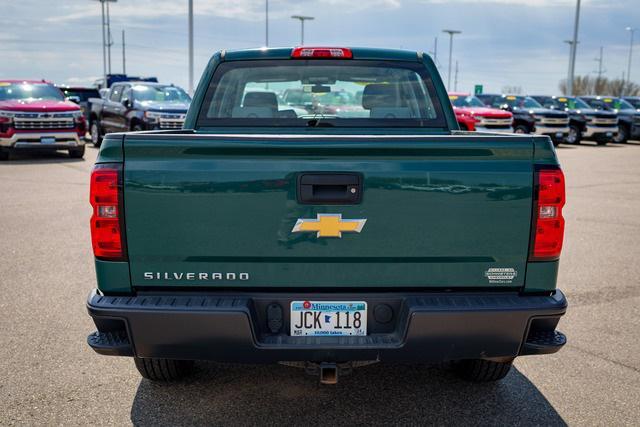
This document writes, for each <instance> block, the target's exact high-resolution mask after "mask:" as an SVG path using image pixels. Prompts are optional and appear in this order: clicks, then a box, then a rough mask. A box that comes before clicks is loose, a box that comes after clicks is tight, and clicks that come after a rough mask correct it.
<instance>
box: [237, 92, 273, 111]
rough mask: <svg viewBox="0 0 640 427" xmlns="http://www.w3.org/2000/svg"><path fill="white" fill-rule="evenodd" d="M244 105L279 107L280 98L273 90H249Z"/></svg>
mask: <svg viewBox="0 0 640 427" xmlns="http://www.w3.org/2000/svg"><path fill="white" fill-rule="evenodd" d="M242 106H243V107H267V108H271V109H274V110H277V109H278V98H277V97H276V94H275V93H273V92H247V93H245V95H244V102H243V103H242Z"/></svg>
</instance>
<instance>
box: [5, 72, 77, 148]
mask: <svg viewBox="0 0 640 427" xmlns="http://www.w3.org/2000/svg"><path fill="white" fill-rule="evenodd" d="M85 131H86V121H85V119H84V115H83V114H82V112H81V111H80V107H79V106H78V105H77V104H75V103H73V102H70V101H68V100H67V99H66V98H65V96H64V94H63V93H62V91H60V89H58V88H56V87H55V86H54V85H52V84H51V83H49V82H46V81H43V80H40V81H38V80H0V160H7V159H9V157H10V154H11V152H13V151H15V150H51V151H56V150H66V151H68V152H69V156H70V157H73V158H82V156H84V152H85V145H84V134H85Z"/></svg>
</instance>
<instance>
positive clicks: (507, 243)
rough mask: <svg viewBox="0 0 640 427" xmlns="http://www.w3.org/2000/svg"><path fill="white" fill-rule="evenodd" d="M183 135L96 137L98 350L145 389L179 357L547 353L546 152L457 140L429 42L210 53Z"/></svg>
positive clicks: (432, 359) (504, 368)
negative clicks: (122, 361)
mask: <svg viewBox="0 0 640 427" xmlns="http://www.w3.org/2000/svg"><path fill="white" fill-rule="evenodd" d="M294 89H300V90H302V91H303V92H310V93H313V94H316V95H317V96H318V98H321V97H322V96H327V94H331V93H336V94H339V96H340V97H341V99H343V100H345V101H344V102H347V103H348V105H349V106H350V108H349V109H345V110H342V109H339V108H336V109H334V110H333V111H331V112H329V111H322V112H318V111H311V112H309V111H306V110H305V111H300V110H297V109H295V108H293V106H291V105H287V103H285V102H283V97H282V94H283V93H284V92H285V91H287V90H289V91H290V92H291V90H294ZM356 110H361V113H359V114H356V115H354V114H353V112H354V111H356ZM184 128H185V129H183V130H163V131H160V130H158V131H151V132H133V133H113V134H108V135H106V136H105V139H104V142H103V144H102V146H101V148H100V153H99V156H98V159H97V162H96V165H95V167H94V169H93V172H92V175H91V190H90V203H91V206H92V210H93V215H92V218H91V230H92V246H93V251H94V257H95V266H96V274H97V283H98V288H97V289H96V290H94V291H93V292H91V294H90V295H89V297H88V300H87V309H88V312H89V314H90V316H91V317H92V319H93V321H94V323H95V328H96V330H95V331H94V332H93V333H91V334H90V335H89V337H88V344H89V345H90V346H91V348H93V349H94V350H95V351H96V352H98V353H99V354H103V355H111V356H128V357H132V358H133V360H134V361H135V365H136V367H137V368H138V371H139V372H140V374H141V375H142V376H143V377H145V378H149V379H152V380H157V381H170V380H174V379H177V378H179V377H181V376H182V375H184V374H185V373H186V372H188V370H189V369H190V368H191V367H192V365H193V363H194V361H198V360H209V361H217V362H234V363H283V364H286V365H288V366H294V367H302V368H305V371H306V372H308V373H313V374H315V375H317V376H318V378H319V380H320V382H321V383H324V384H333V383H335V382H336V381H338V378H339V377H340V376H341V375H343V374H346V373H348V372H350V371H351V369H352V368H354V367H357V366H363V365H367V364H371V363H389V362H406V363H414V364H425V363H441V362H451V364H452V365H453V366H454V369H455V370H456V372H458V373H459V374H460V375H461V376H462V377H464V378H467V379H469V380H473V381H495V380H499V379H501V378H503V377H504V376H505V375H507V373H508V372H509V369H510V367H511V365H512V362H513V360H514V359H515V358H516V357H519V356H525V355H541V354H548V353H554V352H556V351H558V350H559V349H560V348H561V347H562V346H563V345H564V344H565V342H566V338H565V336H564V334H562V333H561V332H560V331H558V330H557V325H558V322H559V321H560V318H561V317H562V316H563V315H564V313H565V311H566V306H567V302H566V299H565V297H564V295H563V293H562V292H561V291H560V290H558V289H557V288H556V278H557V273H558V266H559V257H560V253H561V250H562V241H563V235H564V218H563V216H562V208H563V206H564V203H565V191H564V175H563V173H562V170H561V169H560V166H559V163H558V159H557V157H556V154H555V149H554V147H553V144H552V142H551V140H550V139H549V138H548V137H547V136H539V135H513V134H501V133H471V132H461V131H460V130H459V127H458V124H457V121H456V118H455V114H454V112H453V109H452V107H451V102H450V101H449V98H448V96H447V92H446V90H445V87H444V85H443V83H442V80H441V78H440V75H439V74H438V71H437V69H436V66H435V64H434V62H433V60H432V59H431V58H430V57H429V56H428V55H425V54H423V53H421V52H415V51H403V50H391V49H372V48H347V47H307V46H304V47H297V48H269V49H251V50H237V51H221V52H218V53H216V54H215V55H214V56H213V57H212V59H211V61H210V62H209V64H208V66H207V68H206V70H205V72H204V75H203V77H202V79H201V80H200V84H199V85H198V88H197V90H196V92H195V96H194V100H193V102H192V104H191V106H190V108H189V112H188V113H187V118H186V121H185V125H184Z"/></svg>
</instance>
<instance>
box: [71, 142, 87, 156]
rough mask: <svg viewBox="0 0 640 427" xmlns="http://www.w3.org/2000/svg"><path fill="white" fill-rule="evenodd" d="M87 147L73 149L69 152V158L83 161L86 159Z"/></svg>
mask: <svg viewBox="0 0 640 427" xmlns="http://www.w3.org/2000/svg"><path fill="white" fill-rule="evenodd" d="M84 150H85V146H84V145H83V146H80V147H78V148H73V149H70V150H69V157H71V158H72V159H81V158H83V157H84Z"/></svg>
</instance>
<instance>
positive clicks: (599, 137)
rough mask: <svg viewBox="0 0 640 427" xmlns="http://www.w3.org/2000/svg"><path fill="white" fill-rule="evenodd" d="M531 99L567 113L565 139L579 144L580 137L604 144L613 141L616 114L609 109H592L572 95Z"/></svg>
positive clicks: (536, 96) (616, 123)
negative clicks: (567, 128)
mask: <svg viewBox="0 0 640 427" xmlns="http://www.w3.org/2000/svg"><path fill="white" fill-rule="evenodd" d="M532 98H533V99H535V100H536V101H538V102H539V103H540V104H542V105H543V106H544V107H545V108H549V109H551V110H559V111H565V112H567V113H568V114H569V135H568V136H567V137H566V138H565V141H566V142H567V143H569V144H580V141H581V140H582V139H587V140H592V141H596V142H597V143H598V145H604V144H606V143H607V142H611V141H613V138H614V136H615V135H616V134H617V133H618V116H617V115H616V113H614V112H611V111H602V110H601V111H598V110H594V109H593V108H591V106H589V104H587V103H586V102H584V101H582V100H581V99H580V98H577V97H572V96H544V95H535V96H532Z"/></svg>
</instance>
